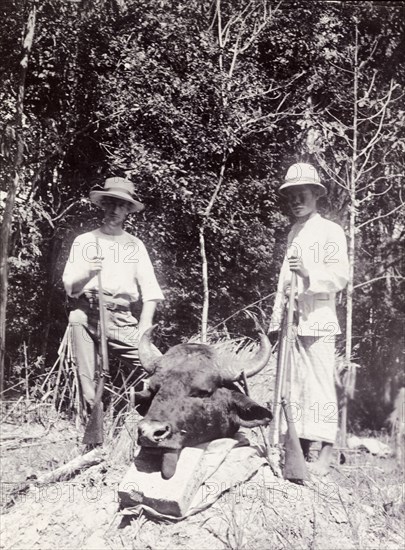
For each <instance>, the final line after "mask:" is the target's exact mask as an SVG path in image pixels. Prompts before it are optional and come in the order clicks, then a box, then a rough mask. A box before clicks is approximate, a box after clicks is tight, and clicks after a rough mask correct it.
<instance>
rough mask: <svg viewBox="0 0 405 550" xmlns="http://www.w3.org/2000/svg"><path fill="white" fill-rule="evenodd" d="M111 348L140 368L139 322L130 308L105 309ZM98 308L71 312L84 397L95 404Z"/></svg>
mask: <svg viewBox="0 0 405 550" xmlns="http://www.w3.org/2000/svg"><path fill="white" fill-rule="evenodd" d="M105 320H106V336H107V343H108V351H109V352H112V353H113V354H114V355H116V356H118V357H119V358H120V359H122V360H123V361H125V362H126V363H128V364H129V365H130V366H132V367H133V369H139V370H141V368H142V367H141V364H140V362H139V355H138V343H139V338H138V321H137V320H136V319H135V317H133V315H132V314H131V312H130V311H110V310H108V309H105ZM98 321H99V313H98V310H97V309H95V310H92V309H88V308H86V307H83V308H78V309H75V310H73V311H71V312H70V315H69V324H70V325H71V327H72V335H73V356H74V358H75V361H76V365H77V368H78V371H79V378H80V383H81V386H82V391H83V397H84V399H85V401H86V402H87V403H88V404H89V405H90V406H91V407H92V406H93V404H94V397H95V390H96V381H95V373H96V365H97V350H98V345H99V335H98Z"/></svg>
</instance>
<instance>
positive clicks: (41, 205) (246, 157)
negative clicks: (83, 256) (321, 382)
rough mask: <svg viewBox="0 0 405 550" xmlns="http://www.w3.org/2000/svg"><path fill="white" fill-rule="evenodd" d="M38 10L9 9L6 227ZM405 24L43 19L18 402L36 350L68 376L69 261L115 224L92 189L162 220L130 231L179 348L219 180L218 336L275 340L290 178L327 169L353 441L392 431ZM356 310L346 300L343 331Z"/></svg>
mask: <svg viewBox="0 0 405 550" xmlns="http://www.w3.org/2000/svg"><path fill="white" fill-rule="evenodd" d="M33 4H35V2H34V0H17V1H15V2H7V1H3V2H2V3H1V5H0V18H1V25H2V29H3V32H2V34H1V37H0V49H1V52H2V56H1V59H0V74H1V86H0V115H1V116H0V128H1V150H0V154H1V159H2V164H1V167H0V173H1V180H2V185H3V187H2V189H3V191H4V193H2V199H3V202H2V206H1V209H3V208H4V205H5V202H6V200H7V199H6V191H7V185H8V182H9V181H10V180H11V179H12V178H13V166H14V159H15V155H16V146H17V136H16V127H15V124H16V100H17V91H18V82H19V80H18V79H19V67H20V61H21V43H20V37H21V36H22V34H23V31H24V28H25V25H26V21H27V17H28V13H29V10H30V9H31V8H32V5H33ZM404 21H405V3H404V2H384V3H382V2H361V3H357V2H326V1H316V2H315V1H313V2H307V1H300V0H297V1H288V2H287V1H285V2H283V1H281V2H274V1H269V0H250V1H248V0H209V1H205V0H189V1H187V2H183V1H169V0H82V1H80V0H77V1H76V0H42V1H41V2H40V3H38V5H37V21H36V29H35V38H34V44H33V49H32V52H31V56H30V60H29V65H28V71H27V76H26V82H25V86H26V90H25V104H24V114H23V139H24V162H23V166H22V168H21V171H20V178H21V181H20V185H19V189H18V194H17V199H16V205H15V208H14V216H13V223H12V237H11V242H10V247H9V250H8V251H6V252H7V254H8V265H9V298H8V310H7V326H6V328H7V340H6V342H7V348H6V362H5V366H6V379H8V380H9V384H11V381H12V380H14V379H15V376H18V375H19V373H20V370H21V364H22V349H23V344H24V343H26V344H27V349H28V363H29V366H30V369H31V370H32V372H35V373H37V374H40V373H41V372H44V370H45V369H47V368H48V367H49V365H50V364H51V363H52V362H53V361H54V359H55V355H56V350H57V346H58V342H59V341H60V338H61V336H62V335H63V332H64V329H65V326H66V321H67V315H66V308H65V295H64V291H63V287H62V284H61V273H62V270H63V266H64V264H65V262H66V259H67V256H68V252H69V247H70V244H71V242H72V240H73V238H74V237H75V236H76V235H77V234H78V233H80V232H83V231H85V230H88V229H90V228H92V227H94V226H95V225H96V224H97V223H99V221H100V213H99V212H98V211H97V210H96V209H95V207H93V206H92V205H91V204H90V203H89V201H88V200H87V197H88V192H89V190H90V188H91V187H92V186H93V185H95V184H98V183H102V181H103V179H104V178H105V177H108V176H111V175H118V176H127V177H129V178H131V179H132V180H133V181H134V182H136V187H137V190H138V196H139V198H140V199H141V200H143V201H144V203H145V204H146V210H145V212H144V213H142V214H140V215H138V216H137V217H132V218H131V219H130V220H129V221H128V230H129V231H131V232H134V233H136V234H137V235H138V236H139V237H140V238H141V239H143V240H144V242H145V244H146V245H147V248H148V250H149V252H150V255H151V257H152V260H153V262H154V265H155V269H156V272H157V276H158V279H159V281H160V282H161V284H162V287H163V289H164V292H165V296H166V301H165V302H164V304H163V305H162V306H161V308H160V310H159V314H158V318H159V320H160V321H161V322H162V325H163V326H164V341H163V344H166V345H171V344H173V343H174V342H178V341H179V340H180V339H182V338H188V337H190V336H191V335H192V334H195V333H196V332H198V331H199V330H200V325H201V312H202V303H203V294H202V275H201V253H200V252H201V251H200V241H199V237H200V230H201V227H202V224H204V213H205V212H206V209H207V206H208V204H209V201H210V199H211V198H212V196H213V193H214V192H215V189H216V187H217V185H218V182H219V178H220V177H221V174H222V180H221V182H220V186H219V187H218V194H217V195H216V198H215V201H214V203H213V205H212V209H211V210H210V214H209V221H208V222H207V223H206V225H205V226H204V238H205V247H206V255H207V263H208V281H209V291H210V296H209V314H208V329H209V330H211V331H213V330H217V331H226V334H229V335H231V336H234V335H239V334H246V335H254V334H255V333H256V332H257V324H259V325H261V326H262V327H264V328H266V326H267V324H268V322H269V316H270V314H271V305H272V299H271V297H270V298H267V296H268V295H269V294H271V293H272V292H274V291H275V287H276V281H277V274H278V270H279V267H280V262H281V258H282V254H283V250H284V243H285V238H286V235H287V232H288V227H289V219H288V214H287V209H286V205H285V204H284V203H283V201H282V199H281V198H280V197H279V196H278V194H277V188H278V186H279V184H280V180H281V178H283V176H284V174H285V172H286V169H287V168H288V166H289V165H290V164H291V163H293V162H297V161H303V162H312V163H314V164H315V165H316V166H318V167H319V168H320V172H321V176H322V178H323V180H324V181H325V182H326V183H327V185H328V187H329V190H330V192H329V196H328V200H327V201H325V203H324V204H323V210H324V213H325V215H327V216H328V217H330V218H331V219H334V220H335V221H338V222H339V223H341V224H342V225H343V227H345V229H346V231H347V233H348V235H349V233H350V227H349V226H350V223H351V220H352V222H353V220H354V224H355V226H353V227H352V229H353V232H354V233H353V234H355V241H354V263H353V265H354V280H353V294H352V298H353V329H352V330H351V333H352V342H353V346H352V350H351V355H352V359H353V360H354V361H355V362H356V363H359V364H360V365H361V369H360V371H359V373H358V386H357V387H358V389H357V392H356V399H355V404H354V405H353V407H352V409H351V410H352V413H353V414H352V416H351V422H352V424H356V425H358V426H360V427H363V428H364V427H365V428H370V429H378V428H380V427H381V426H382V425H383V422H384V420H385V418H386V416H387V414H388V412H389V405H387V394H388V393H389V390H390V385H393V386H395V387H398V386H399V385H400V384H403V383H404V380H403V379H401V376H402V374H401V368H400V365H401V363H402V361H403V354H404V349H403V339H402V338H403V337H402V333H401V327H403V321H404V296H403V294H404V293H403V266H402V265H401V254H400V250H401V244H403V242H404V234H405V227H404V209H403V207H401V204H402V200H403V197H402V195H401V181H403V177H404V160H403V159H404V152H405V140H404V123H405V108H404V96H403V89H404V75H405V72H404V66H405V63H404V61H405V60H404ZM353 181H354V183H355V186H356V187H355V190H354V193H353V187H351V183H353ZM353 213H355V216H354V217H353V216H352V217H351V214H353ZM254 303H255V304H256V305H254V306H251V307H247V306H249V304H254ZM345 303H346V295H345V293H343V294H342V297H341V298H340V303H339V315H340V318H341V320H342V329H343V332H344V326H345V322H346V321H345ZM239 310H242V311H241V313H239V314H236V315H234V314H235V313H236V312H237V311H239ZM229 317H230V319H229V320H228V321H227V322H226V323H224V322H223V321H224V320H225V319H228V318H229ZM339 345H340V348H341V349H342V350H343V349H344V347H345V345H344V341H343V339H342V340H341V342H340V344H339Z"/></svg>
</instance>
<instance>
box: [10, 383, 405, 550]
mask: <svg viewBox="0 0 405 550" xmlns="http://www.w3.org/2000/svg"><path fill="white" fill-rule="evenodd" d="M257 387H259V388H260V384H259V385H258V386H257ZM258 391H259V390H258ZM259 393H260V392H259ZM255 397H256V398H257V399H258V400H259V401H263V399H260V396H259V395H256V396H255ZM29 410H30V411H31V412H29V413H25V414H23V415H22V414H16V411H12V414H8V413H7V414H6V416H5V417H4V416H3V417H4V418H5V421H4V422H3V426H2V432H1V462H0V466H1V476H2V484H1V488H2V495H1V496H2V499H1V502H2V505H3V506H2V515H1V518H0V519H1V528H0V547H1V548H4V549H31V548H32V549H36V548H38V549H41V550H47V549H54V548H63V549H70V548H72V549H100V550H101V549H133V550H135V549H149V548H150V549H153V550H154V549H179V550H186V549H187V550H188V549H195V548H198V549H204V550H205V549H207V550H208V549H209V550H214V549H223V548H234V549H268V548H272V549H274V550H277V549H282V548H283V549H284V548H292V549H301V548H302V549H307V548H309V549H314V550H315V549H317V550H331V549H352V548H353V549H371V548H373V549H374V548H376V549H377V548H378V549H397V548H404V546H405V540H404V530H403V525H404V470H403V468H402V467H400V466H399V465H398V464H397V463H396V461H395V459H394V458H386V459H382V458H377V457H373V456H372V455H370V454H368V453H366V452H362V451H346V452H345V457H346V462H345V464H344V465H339V464H338V453H336V457H335V461H334V463H333V468H332V470H331V473H330V474H329V475H328V476H327V477H326V478H324V479H323V480H321V479H316V478H312V480H311V482H308V483H307V484H306V486H300V485H296V484H293V483H290V482H288V481H284V480H282V479H280V478H275V477H274V475H273V474H272V472H271V469H270V468H269V467H267V466H265V467H263V468H261V469H260V470H259V472H258V473H257V474H256V475H255V476H254V477H253V478H251V479H250V480H248V481H247V482H246V483H245V484H243V485H240V486H238V487H235V488H233V489H232V490H231V491H228V492H226V493H224V494H223V495H222V496H221V497H220V498H219V500H217V502H216V503H215V504H214V505H213V506H212V507H211V508H209V509H207V510H206V511H204V512H202V513H199V514H196V515H195V516H192V517H189V518H188V519H186V520H183V521H181V522H175V523H173V522H168V523H162V522H157V521H155V520H153V519H151V518H148V517H146V516H144V515H141V516H139V517H135V516H131V517H128V516H123V515H122V514H121V513H120V512H119V511H118V509H119V502H118V496H117V487H118V484H119V482H120V481H121V479H122V477H123V475H124V473H125V472H126V470H127V468H128V463H129V456H130V452H131V451H130V448H131V440H130V437H129V434H128V433H127V432H125V431H122V432H121V436H120V437H118V438H117V437H115V438H114V439H110V440H108V441H107V444H106V446H105V448H106V461H105V462H103V463H102V464H99V465H96V466H92V467H90V468H89V469H87V470H86V471H83V472H81V473H79V474H78V475H76V476H74V477H72V478H71V479H69V480H66V481H59V482H57V483H51V484H47V485H45V486H41V487H38V486H36V484H35V475H38V474H39V473H42V472H44V471H51V470H53V469H55V468H56V467H57V466H59V465H60V464H64V463H66V462H68V461H69V460H70V459H72V458H73V457H74V456H77V455H78V454H80V453H81V452H82V451H83V448H82V446H81V445H80V439H79V432H80V429H79V428H78V426H75V425H74V424H73V423H71V422H69V421H68V420H63V419H61V418H60V416H59V417H58V416H55V417H53V413H52V412H51V409H49V408H48V409H47V413H46V415H43V414H40V413H39V412H38V411H40V409H37V410H35V408H34V412H32V406H31V408H30V409H29ZM42 412H43V411H42ZM20 413H21V411H20ZM252 437H253V439H256V443H258V444H259V445H260V444H261V434H260V432H259V431H257V433H256V432H255V433H254V434H252ZM30 477H31V480H30V483H31V485H30V487H29V489H28V490H27V491H25V492H23V493H21V494H15V495H14V497H13V498H12V497H11V492H12V491H13V490H16V488H18V487H19V486H20V484H21V483H22V482H24V481H25V480H27V478H30Z"/></svg>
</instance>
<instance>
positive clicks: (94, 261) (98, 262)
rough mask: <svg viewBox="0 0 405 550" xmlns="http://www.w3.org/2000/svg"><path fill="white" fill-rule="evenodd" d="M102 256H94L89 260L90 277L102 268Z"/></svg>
mask: <svg viewBox="0 0 405 550" xmlns="http://www.w3.org/2000/svg"><path fill="white" fill-rule="evenodd" d="M103 260H104V258H103V256H94V257H93V258H91V259H90V260H89V264H90V265H89V276H90V279H92V278H93V277H94V276H95V275H97V274H98V272H99V271H101V270H102V268H103Z"/></svg>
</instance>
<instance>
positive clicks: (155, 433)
mask: <svg viewBox="0 0 405 550" xmlns="http://www.w3.org/2000/svg"><path fill="white" fill-rule="evenodd" d="M171 433H172V428H171V426H170V424H168V423H166V422H158V421H156V420H145V419H144V420H141V421H140V422H139V424H138V443H139V444H140V445H151V444H152V445H153V444H158V443H160V442H161V441H164V440H165V439H167V438H168V437H169V436H170V435H171Z"/></svg>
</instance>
